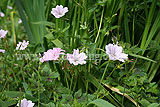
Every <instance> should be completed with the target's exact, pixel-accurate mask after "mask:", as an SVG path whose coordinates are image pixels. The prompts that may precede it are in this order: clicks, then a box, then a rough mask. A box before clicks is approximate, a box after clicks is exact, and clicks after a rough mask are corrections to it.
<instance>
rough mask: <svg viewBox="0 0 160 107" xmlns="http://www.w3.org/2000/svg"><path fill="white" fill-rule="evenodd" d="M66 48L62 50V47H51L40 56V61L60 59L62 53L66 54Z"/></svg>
mask: <svg viewBox="0 0 160 107" xmlns="http://www.w3.org/2000/svg"><path fill="white" fill-rule="evenodd" d="M64 52H65V51H64V50H61V48H53V49H49V50H48V51H47V52H44V55H43V57H42V58H40V62H47V61H52V60H58V58H59V56H60V54H64Z"/></svg>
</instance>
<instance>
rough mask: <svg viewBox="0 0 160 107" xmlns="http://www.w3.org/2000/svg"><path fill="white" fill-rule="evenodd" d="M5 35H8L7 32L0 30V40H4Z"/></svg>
mask: <svg viewBox="0 0 160 107" xmlns="http://www.w3.org/2000/svg"><path fill="white" fill-rule="evenodd" d="M7 33H8V31H7V30H6V31H5V30H3V29H1V30H0V39H1V38H5V37H6V34H7Z"/></svg>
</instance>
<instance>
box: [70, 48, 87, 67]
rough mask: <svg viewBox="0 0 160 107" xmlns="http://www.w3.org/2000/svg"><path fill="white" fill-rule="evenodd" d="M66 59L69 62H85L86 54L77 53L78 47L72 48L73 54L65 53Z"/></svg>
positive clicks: (74, 63)
mask: <svg viewBox="0 0 160 107" xmlns="http://www.w3.org/2000/svg"><path fill="white" fill-rule="evenodd" d="M67 59H68V61H69V63H70V64H73V65H78V64H81V65H82V64H86V61H85V59H87V55H86V54H85V53H83V52H82V53H79V49H77V50H76V49H74V51H73V54H67Z"/></svg>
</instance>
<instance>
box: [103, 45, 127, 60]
mask: <svg viewBox="0 0 160 107" xmlns="http://www.w3.org/2000/svg"><path fill="white" fill-rule="evenodd" d="M105 48H106V53H107V54H108V56H109V59H110V60H119V61H121V62H124V60H125V59H128V55H127V54H125V53H122V47H121V46H118V45H116V44H108V45H106V47H105Z"/></svg>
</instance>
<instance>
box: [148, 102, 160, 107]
mask: <svg viewBox="0 0 160 107" xmlns="http://www.w3.org/2000/svg"><path fill="white" fill-rule="evenodd" d="M159 105H160V104H158V103H152V104H150V105H149V106H147V107H159Z"/></svg>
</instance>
